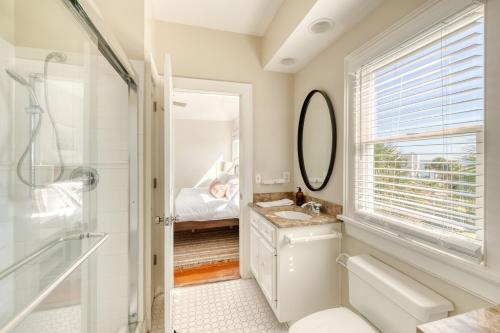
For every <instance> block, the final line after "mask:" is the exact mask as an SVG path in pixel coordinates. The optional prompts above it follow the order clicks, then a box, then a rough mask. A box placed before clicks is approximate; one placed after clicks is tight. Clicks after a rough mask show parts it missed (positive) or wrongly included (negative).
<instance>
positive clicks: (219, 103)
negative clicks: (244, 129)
mask: <svg viewBox="0 0 500 333" xmlns="http://www.w3.org/2000/svg"><path fill="white" fill-rule="evenodd" d="M173 98H174V103H173V105H174V109H173V111H174V112H173V118H174V119H173V134H172V135H173V138H174V140H173V156H174V159H173V160H174V166H173V173H174V177H173V180H174V192H175V193H174V194H175V210H176V221H175V223H174V283H175V285H176V286H185V285H190V284H199V283H205V282H215V281H221V280H228V279H234V278H239V227H238V225H239V216H240V207H239V175H238V168H239V118H238V113H239V97H238V96H231V95H226V94H221V93H217V92H215V93H212V92H199V91H189V90H183V89H174V94H173ZM208 271H209V272H212V274H208V275H207V272H208Z"/></svg>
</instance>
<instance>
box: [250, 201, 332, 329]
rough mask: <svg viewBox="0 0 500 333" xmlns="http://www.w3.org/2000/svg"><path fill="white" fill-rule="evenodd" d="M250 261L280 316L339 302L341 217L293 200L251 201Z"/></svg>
mask: <svg viewBox="0 0 500 333" xmlns="http://www.w3.org/2000/svg"><path fill="white" fill-rule="evenodd" d="M250 206H251V208H252V209H251V210H250V221H251V227H250V266H251V271H252V274H253V275H254V277H255V279H256V280H257V282H258V284H259V286H260V288H261V289H262V292H263V294H264V296H265V297H266V299H267V301H268V302H269V305H270V306H271V308H272V310H273V311H274V313H275V315H276V317H277V318H278V320H279V321H280V322H290V321H295V320H298V319H300V318H302V317H304V316H306V315H309V314H311V313H313V312H316V311H319V310H323V309H327V308H331V307H334V306H338V305H339V304H340V295H339V294H338V290H339V288H338V287H339V283H338V281H339V268H338V267H337V265H336V263H335V259H336V257H337V256H338V254H339V247H340V235H341V234H340V230H341V229H340V223H339V222H340V221H337V219H336V218H335V217H334V216H333V215H328V214H323V213H320V214H314V213H312V212H311V211H309V210H306V209H302V208H300V207H296V206H293V207H292V206H287V207H274V208H260V207H258V206H257V205H255V204H251V205H250Z"/></svg>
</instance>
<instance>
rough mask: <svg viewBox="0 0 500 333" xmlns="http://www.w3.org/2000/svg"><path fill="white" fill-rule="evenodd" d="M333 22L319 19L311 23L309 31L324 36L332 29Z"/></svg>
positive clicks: (327, 19)
mask: <svg viewBox="0 0 500 333" xmlns="http://www.w3.org/2000/svg"><path fill="white" fill-rule="evenodd" d="M334 25H335V24H334V22H333V21H332V20H330V19H329V18H321V19H317V20H315V21H313V22H312V23H311V24H310V25H309V31H310V32H312V33H313V34H324V33H325V32H327V31H330V30H332V29H333V26H334Z"/></svg>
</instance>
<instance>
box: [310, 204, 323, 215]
mask: <svg viewBox="0 0 500 333" xmlns="http://www.w3.org/2000/svg"><path fill="white" fill-rule="evenodd" d="M321 206H322V204H320V203H318V202H313V203H312V208H313V210H314V212H315V213H319V212H320V211H321Z"/></svg>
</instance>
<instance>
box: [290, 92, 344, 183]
mask: <svg viewBox="0 0 500 333" xmlns="http://www.w3.org/2000/svg"><path fill="white" fill-rule="evenodd" d="M316 93H319V94H321V95H322V96H323V98H324V99H325V101H326V104H327V105H328V110H329V111H330V121H331V126H332V152H331V155H330V164H329V166H328V172H327V174H326V177H325V180H324V181H323V184H321V186H320V187H318V188H314V187H313V186H312V185H311V183H310V182H309V178H308V177H307V172H306V167H305V164H304V152H303V145H302V141H303V135H304V121H305V119H306V113H307V108H308V106H309V102H310V101H311V98H312V97H313V96H314V94H316ZM297 147H298V149H297V150H298V154H299V166H300V173H301V174H302V179H304V183H305V184H306V186H307V188H308V189H310V190H311V191H321V190H322V189H324V188H325V187H326V185H327V184H328V181H329V180H330V177H331V176H332V172H333V165H334V164H335V155H336V153H337V123H336V121H335V112H334V110H333V104H332V101H331V100H330V97H328V94H327V93H326V92H324V91H322V90H316V89H315V90H311V91H310V92H309V94H307V97H306V99H305V100H304V104H303V105H302V109H301V111H300V119H299V132H298V137H297Z"/></svg>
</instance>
